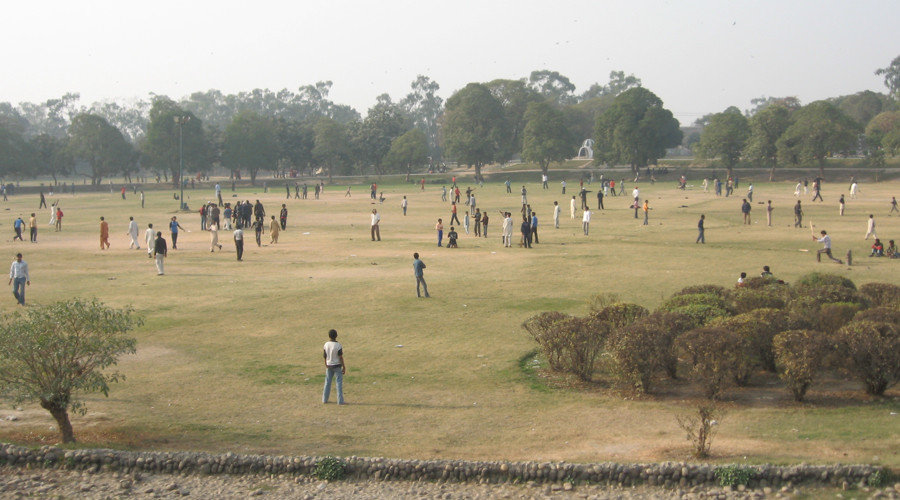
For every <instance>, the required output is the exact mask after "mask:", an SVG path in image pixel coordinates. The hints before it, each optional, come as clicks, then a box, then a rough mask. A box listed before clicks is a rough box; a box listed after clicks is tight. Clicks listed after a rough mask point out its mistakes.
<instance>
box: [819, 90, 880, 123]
mask: <svg viewBox="0 0 900 500" xmlns="http://www.w3.org/2000/svg"><path fill="white" fill-rule="evenodd" d="M829 101H831V103H832V104H834V105H835V106H837V107H838V109H840V110H841V111H842V112H843V113H844V114H845V115H847V116H849V117H850V119H852V120H853V121H855V122H856V125H858V126H859V127H860V128H865V126H866V125H868V124H869V121H870V120H872V118H874V117H875V115H877V114H878V113H881V112H882V111H887V110H891V109H893V108H894V102H893V101H892V100H891V98H890V96H887V95H885V94H879V93H876V92H872V91H871V90H864V91H862V92H857V93H855V94H852V95H845V96H840V97H835V98H834V99H829Z"/></svg>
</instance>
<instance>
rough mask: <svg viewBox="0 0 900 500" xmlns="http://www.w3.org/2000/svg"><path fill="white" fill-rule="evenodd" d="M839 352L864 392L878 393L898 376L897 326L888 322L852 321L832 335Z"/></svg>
mask: <svg viewBox="0 0 900 500" xmlns="http://www.w3.org/2000/svg"><path fill="white" fill-rule="evenodd" d="M835 337H836V338H835V340H837V345H838V356H839V357H840V358H843V359H846V368H847V370H848V371H849V372H850V373H852V374H854V375H856V377H857V378H859V380H860V381H861V382H862V383H863V385H864V386H865V388H866V392H867V393H869V394H872V395H874V396H881V395H883V394H884V391H886V390H887V389H888V387H890V386H892V385H894V384H896V383H897V381H898V380H900V328H898V327H897V326H896V325H893V324H891V323H878V322H874V321H851V322H849V323H847V324H846V325H844V327H843V328H841V329H840V330H838V332H837V335H836V336H835Z"/></svg>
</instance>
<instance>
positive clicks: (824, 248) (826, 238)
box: [812, 230, 844, 264]
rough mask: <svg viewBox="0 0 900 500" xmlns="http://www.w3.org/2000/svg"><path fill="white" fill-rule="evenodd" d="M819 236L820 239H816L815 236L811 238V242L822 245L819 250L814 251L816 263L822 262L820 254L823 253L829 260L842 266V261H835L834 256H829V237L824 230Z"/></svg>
mask: <svg viewBox="0 0 900 500" xmlns="http://www.w3.org/2000/svg"><path fill="white" fill-rule="evenodd" d="M821 234H822V237H821V238H816V237H815V236H813V237H812V239H813V240H815V241H818V242H819V243H821V244H822V245H823V246H822V248H821V249H819V250H817V251H816V262H822V254H823V253H824V254H825V255H827V256H828V258H829V259H831V260H833V261H834V262H837V263H838V264H843V263H844V261H842V260H841V259H835V258H834V256H833V255H831V236H828V233H826V232H825V231H824V230H823V231H821Z"/></svg>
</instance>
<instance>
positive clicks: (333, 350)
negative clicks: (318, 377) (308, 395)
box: [322, 329, 347, 405]
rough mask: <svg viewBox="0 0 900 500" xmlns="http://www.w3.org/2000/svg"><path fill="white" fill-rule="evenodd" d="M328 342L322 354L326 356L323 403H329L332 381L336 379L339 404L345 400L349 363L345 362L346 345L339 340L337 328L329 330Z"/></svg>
mask: <svg viewBox="0 0 900 500" xmlns="http://www.w3.org/2000/svg"><path fill="white" fill-rule="evenodd" d="M328 339H329V340H328V342H325V347H324V348H323V352H322V355H323V356H324V357H325V388H324V389H323V390H322V404H328V398H329V396H331V381H332V380H334V382H335V388H336V391H335V392H337V400H338V401H337V402H338V404H339V405H343V404H346V403H345V402H344V374H346V373H347V365H346V364H345V363H344V346H342V345H341V343H340V342H338V341H337V330H334V329H332V330H329V331H328Z"/></svg>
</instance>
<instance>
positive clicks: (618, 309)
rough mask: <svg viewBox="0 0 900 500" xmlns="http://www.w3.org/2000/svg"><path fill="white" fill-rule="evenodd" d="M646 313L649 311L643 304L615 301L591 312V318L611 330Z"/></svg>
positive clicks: (629, 322) (627, 323)
mask: <svg viewBox="0 0 900 500" xmlns="http://www.w3.org/2000/svg"><path fill="white" fill-rule="evenodd" d="M647 314H649V311H647V308H645V307H644V306H640V305H637V304H630V303H627V302H616V303H614V304H611V305H608V306H606V307H604V308H603V309H601V310H599V311H597V312H595V313H593V314H592V315H591V319H593V320H595V321H599V322H601V323H606V324H607V325H608V327H609V328H610V329H611V330H613V329H616V328H622V327H623V326H625V325H629V324H631V323H633V322H634V321H635V320H637V319H638V318H643V317H644V316H646V315H647Z"/></svg>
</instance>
